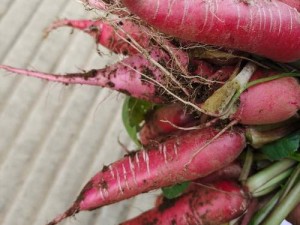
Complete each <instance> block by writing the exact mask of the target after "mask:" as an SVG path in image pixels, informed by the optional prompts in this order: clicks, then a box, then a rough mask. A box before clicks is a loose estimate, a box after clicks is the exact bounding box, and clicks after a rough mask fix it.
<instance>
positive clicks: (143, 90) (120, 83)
mask: <svg viewBox="0 0 300 225" xmlns="http://www.w3.org/2000/svg"><path fill="white" fill-rule="evenodd" d="M150 54H151V56H152V57H153V58H154V59H155V60H157V61H158V62H160V63H164V64H165V65H166V64H167V63H168V62H169V60H170V58H169V56H168V55H167V54H166V53H164V52H163V51H161V50H159V49H156V50H152V51H151V52H150ZM0 69H5V70H8V71H11V72H14V73H16V74H23V75H27V76H31V77H37V78H41V79H45V80H49V81H54V82H59V83H64V84H86V85H95V86H101V87H108V88H111V89H113V90H117V91H119V92H122V93H125V94H127V95H130V96H133V97H137V98H141V99H146V100H149V101H151V102H161V101H162V97H163V95H162V94H159V93H160V91H159V87H157V86H156V85H155V84H153V82H152V81H151V80H149V78H150V79H155V81H157V82H160V81H161V82H163V80H162V78H163V74H162V72H161V71H160V70H159V69H158V68H157V67H155V66H154V65H151V63H150V62H149V61H148V60H147V59H145V58H144V57H143V56H142V55H141V54H136V55H133V56H131V57H128V58H126V59H124V60H123V61H121V62H119V63H116V64H114V65H112V66H110V67H106V68H104V69H99V70H95V69H94V70H91V71H88V72H83V73H74V74H67V75H53V74H47V73H41V72H35V71H29V70H23V69H16V68H13V67H10V66H5V65H0ZM147 76H148V77H147Z"/></svg>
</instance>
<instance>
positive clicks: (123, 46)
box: [46, 19, 151, 55]
mask: <svg viewBox="0 0 300 225" xmlns="http://www.w3.org/2000/svg"><path fill="white" fill-rule="evenodd" d="M111 22H115V25H116V26H117V27H119V28H120V29H121V30H117V29H116V28H114V27H113V26H112V25H110V24H109V23H108V22H104V21H102V20H70V19H63V20H58V21H56V22H54V23H53V24H51V25H50V26H49V27H48V29H47V30H46V34H48V33H49V32H51V31H52V30H53V29H57V28H59V27H62V26H69V27H72V28H75V29H79V30H82V31H84V32H86V33H88V34H90V35H91V36H93V37H94V38H95V39H96V42H97V43H99V44H101V45H103V46H104V47H106V48H108V49H109V50H111V51H112V52H114V53H120V54H123V55H133V54H135V53H138V50H137V49H135V48H134V47H133V46H132V44H131V40H130V39H129V38H128V37H127V35H130V36H131V37H132V38H133V39H134V40H136V41H137V42H138V43H139V44H140V45H141V46H142V47H143V48H146V49H149V48H150V47H151V38H150V37H149V35H148V34H146V32H143V29H142V27H139V26H137V25H136V24H134V23H131V22H129V21H124V20H122V21H121V20H120V21H111Z"/></svg>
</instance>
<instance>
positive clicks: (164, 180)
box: [0, 0, 300, 225]
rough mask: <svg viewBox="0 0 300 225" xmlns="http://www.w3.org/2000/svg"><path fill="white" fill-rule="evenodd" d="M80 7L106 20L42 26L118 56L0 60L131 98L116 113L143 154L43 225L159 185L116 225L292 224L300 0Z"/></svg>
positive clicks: (296, 192) (131, 156)
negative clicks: (109, 62) (55, 61)
mask: <svg viewBox="0 0 300 225" xmlns="http://www.w3.org/2000/svg"><path fill="white" fill-rule="evenodd" d="M84 4H85V5H86V7H87V8H89V9H94V10H101V11H103V12H105V13H104V14H103V15H104V16H102V17H100V18H97V19H95V20H93V21H91V20H69V19H65V20H59V21H57V22H55V23H53V24H52V25H51V26H50V27H49V28H48V29H47V32H51V30H53V29H56V28H59V27H61V26H70V27H73V28H75V29H80V30H82V31H84V32H86V33H88V34H90V35H92V36H93V37H94V38H95V40H96V42H97V43H98V44H101V45H103V46H105V47H106V48H108V49H109V50H111V51H112V52H114V53H117V54H122V55H124V59H123V60H122V61H120V62H118V63H116V64H115V65H113V66H110V67H106V68H104V69H99V70H96V69H95V70H91V71H88V72H84V73H77V74H66V75H55V74H47V73H42V72H36V71H29V70H24V69H17V68H14V67H10V66H6V65H0V68H1V69H5V70H8V71H11V72H14V73H16V74H21V75H28V76H32V77H38V78H42V79H47V80H49V81H54V82H60V83H64V84H88V85H97V86H101V87H108V88H111V89H114V90H116V91H119V92H122V93H124V94H126V95H128V98H127V99H126V101H125V103H124V107H123V120H124V124H125V127H126V129H127V131H128V133H129V135H130V137H131V138H132V139H133V141H135V142H136V144H137V145H138V146H139V148H140V150H139V151H132V152H129V153H128V154H127V155H125V156H124V158H123V159H120V160H119V161H117V162H114V163H112V164H110V165H109V166H105V167H104V168H103V169H102V171H100V172H98V173H97V174H96V175H95V176H94V177H93V178H92V179H91V180H90V181H89V182H88V183H87V184H86V185H85V187H84V188H83V190H82V191H81V193H80V194H79V196H78V197H77V199H76V200H75V202H74V203H73V205H72V206H71V207H70V208H69V209H68V210H67V211H66V212H65V213H63V214H61V215H60V216H58V217H56V218H55V219H54V220H52V221H51V222H49V223H48V225H54V224H57V223H59V222H60V221H62V220H63V219H65V218H66V217H69V216H73V215H75V214H76V213H78V212H80V211H82V210H94V209H96V208H99V207H102V206H105V205H108V204H112V203H115V202H118V201H121V200H124V199H128V198H130V197H133V196H136V195H138V194H140V193H145V192H148V191H151V190H154V189H159V188H163V193H164V195H163V196H161V197H159V198H158V200H157V203H156V205H155V206H154V208H153V209H152V210H149V211H148V212H145V213H143V214H142V215H140V216H138V217H136V218H133V219H132V220H130V221H126V222H123V223H122V224H123V225H129V224H131V225H138V224H139V225H159V224H161V225H187V224H188V225H198V224H209V225H211V224H215V225H218V224H242V225H246V224H253V225H254V224H257V225H258V224H264V225H275V224H280V223H281V222H282V220H284V219H285V218H287V219H288V220H289V221H291V222H292V223H293V224H295V225H296V224H300V214H299V208H300V164H299V162H300V153H299V144H300V123H299V114H298V111H299V109H300V85H299V80H298V79H299V76H300V72H299V71H300V69H299V68H300V66H299V63H297V60H300V14H299V10H300V2H299V1H298V0H214V1H213V0H106V1H104V0H103V1H101V0H84ZM297 205H298V207H297ZM104 222H105V221H104Z"/></svg>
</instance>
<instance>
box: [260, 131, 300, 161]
mask: <svg viewBox="0 0 300 225" xmlns="http://www.w3.org/2000/svg"><path fill="white" fill-rule="evenodd" d="M299 145H300V131H297V132H295V133H293V134H290V135H288V136H286V137H284V138H281V139H279V140H277V141H274V142H272V143H270V144H267V145H265V146H263V147H262V148H261V150H262V152H263V153H265V154H266V155H267V156H268V158H269V159H271V160H279V159H282V158H287V157H296V158H297V157H299V154H298V153H297V150H298V149H299Z"/></svg>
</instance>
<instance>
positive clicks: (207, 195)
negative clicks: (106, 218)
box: [120, 181, 249, 225]
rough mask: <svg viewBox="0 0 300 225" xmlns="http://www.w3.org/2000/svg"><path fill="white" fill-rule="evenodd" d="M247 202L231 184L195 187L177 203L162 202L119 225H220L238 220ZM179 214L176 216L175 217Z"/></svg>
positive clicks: (246, 198) (229, 182) (241, 191)
mask: <svg viewBox="0 0 300 225" xmlns="http://www.w3.org/2000/svg"><path fill="white" fill-rule="evenodd" d="M248 204H249V199H248V197H247V196H246V194H245V193H244V191H243V189H242V188H241V187H240V186H239V185H238V184H236V183H235V182H232V181H220V182H217V183H214V184H211V185H207V186H206V185H205V186H202V185H201V186H198V187H197V188H195V190H194V191H192V192H188V193H185V194H183V195H182V196H180V197H179V198H177V199H172V200H164V202H163V203H162V204H161V205H159V206H158V207H155V208H154V209H151V210H149V211H147V212H145V213H143V214H141V215H139V216H138V217H136V218H133V219H131V220H129V221H126V222H123V223H121V224H120V225H146V224H153V225H159V224H160V225H162V224H163V225H172V224H176V225H187V224H190V225H196V224H205V225H208V224H209V225H220V224H223V223H227V222H229V221H231V220H233V219H235V218H237V217H239V216H241V215H242V214H243V213H244V212H245V211H246V209H247V206H248ZM179 212H180V213H179Z"/></svg>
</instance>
